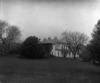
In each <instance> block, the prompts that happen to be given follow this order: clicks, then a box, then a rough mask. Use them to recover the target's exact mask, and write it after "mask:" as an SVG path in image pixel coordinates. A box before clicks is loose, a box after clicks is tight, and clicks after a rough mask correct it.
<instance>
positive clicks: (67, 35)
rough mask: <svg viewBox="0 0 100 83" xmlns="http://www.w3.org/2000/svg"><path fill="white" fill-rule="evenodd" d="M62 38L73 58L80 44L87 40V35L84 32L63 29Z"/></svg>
mask: <svg viewBox="0 0 100 83" xmlns="http://www.w3.org/2000/svg"><path fill="white" fill-rule="evenodd" d="M62 40H63V41H64V42H65V43H66V46H68V49H69V50H70V52H71V53H72V54H73V55H74V58H76V54H77V53H79V51H80V50H81V47H82V45H84V44H85V43H86V42H87V40H88V37H87V35H85V34H84V33H79V32H71V31H65V32H63V33H62Z"/></svg>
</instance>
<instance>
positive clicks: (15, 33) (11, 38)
mask: <svg viewBox="0 0 100 83" xmlns="http://www.w3.org/2000/svg"><path fill="white" fill-rule="evenodd" d="M20 37H21V32H20V30H19V28H18V27H17V26H9V27H8V28H7V30H6V39H7V40H8V42H10V43H13V42H16V41H18V40H19V39H20Z"/></svg>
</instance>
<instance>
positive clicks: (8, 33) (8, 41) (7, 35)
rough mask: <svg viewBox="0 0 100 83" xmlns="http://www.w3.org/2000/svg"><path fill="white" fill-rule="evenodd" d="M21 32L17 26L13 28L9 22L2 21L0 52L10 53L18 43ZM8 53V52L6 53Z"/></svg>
mask: <svg viewBox="0 0 100 83" xmlns="http://www.w3.org/2000/svg"><path fill="white" fill-rule="evenodd" d="M20 36H21V32H20V30H19V28H18V27H17V26H11V25H9V24H8V23H7V22H5V21H2V20H0V44H1V46H0V52H1V54H4V53H9V51H10V50H11V48H12V47H13V46H14V44H15V43H16V41H18V40H19V39H20ZM5 51H7V52H5Z"/></svg>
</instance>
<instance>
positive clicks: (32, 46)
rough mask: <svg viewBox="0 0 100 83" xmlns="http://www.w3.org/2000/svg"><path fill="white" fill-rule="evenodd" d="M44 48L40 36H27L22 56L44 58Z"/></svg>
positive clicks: (22, 48)
mask: <svg viewBox="0 0 100 83" xmlns="http://www.w3.org/2000/svg"><path fill="white" fill-rule="evenodd" d="M43 52H44V48H43V46H42V45H40V44H39V38H37V37H35V36H30V37H28V38H26V40H25V41H24V42H23V44H22V47H21V56H23V57H26V58H33V59H36V58H42V57H43Z"/></svg>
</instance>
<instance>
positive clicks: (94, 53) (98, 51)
mask: <svg viewBox="0 0 100 83" xmlns="http://www.w3.org/2000/svg"><path fill="white" fill-rule="evenodd" d="M92 38H93V39H92V40H91V41H90V44H89V45H88V51H89V53H90V56H91V59H92V61H93V62H100V20H99V21H98V23H97V24H96V26H95V29H94V31H93V33H92Z"/></svg>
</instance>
